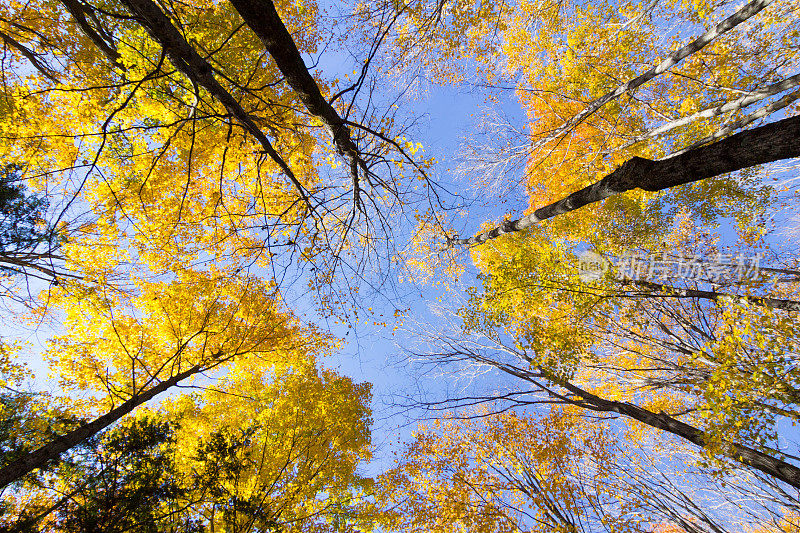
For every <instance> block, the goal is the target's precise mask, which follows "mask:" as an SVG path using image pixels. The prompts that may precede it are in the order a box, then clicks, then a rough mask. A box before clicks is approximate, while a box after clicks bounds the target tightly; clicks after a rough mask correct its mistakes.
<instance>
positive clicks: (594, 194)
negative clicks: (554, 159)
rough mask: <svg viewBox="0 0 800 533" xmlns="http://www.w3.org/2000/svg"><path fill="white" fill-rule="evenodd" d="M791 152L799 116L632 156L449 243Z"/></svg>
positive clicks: (799, 141)
mask: <svg viewBox="0 0 800 533" xmlns="http://www.w3.org/2000/svg"><path fill="white" fill-rule="evenodd" d="M793 157H800V116H796V117H791V118H785V119H783V120H779V121H778V122H773V123H771V124H767V125H765V126H761V127H758V128H754V129H752V130H747V131H742V132H739V133H737V134H736V135H732V136H730V137H727V138H725V139H722V140H721V141H717V142H715V143H712V144H709V145H706V146H701V147H699V148H693V149H691V150H689V151H687V152H684V153H682V154H679V155H676V156H674V157H670V158H668V159H663V160H661V161H651V160H650V159H644V158H642V157H634V158H632V159H630V160H628V161H626V162H625V163H623V165H622V166H621V167H619V168H618V169H617V170H615V171H614V172H612V173H611V174H609V175H608V176H606V177H604V178H603V179H602V180H600V181H598V182H596V183H593V184H592V185H589V186H588V187H585V188H583V189H581V190H579V191H576V192H574V193H572V194H570V195H569V196H567V197H566V198H563V199H561V200H558V201H557V202H553V203H552V204H550V205H547V206H545V207H542V208H539V209H537V210H536V211H535V212H533V213H532V214H530V215H527V216H524V217H522V218H520V219H517V220H509V221H507V222H504V223H502V224H501V225H499V226H496V227H495V228H493V229H491V230H489V231H484V232H482V233H479V234H477V235H475V236H474V237H470V238H467V239H459V238H457V237H456V238H448V244H449V245H450V246H452V245H455V244H462V245H463V244H466V245H472V244H480V243H483V242H486V241H488V240H490V239H495V238H497V237H500V236H501V235H505V234H506V233H512V232H515V231H521V230H523V229H525V228H527V227H529V226H532V225H533V224H536V223H537V222H541V221H543V220H547V219H548V218H552V217H554V216H557V215H563V214H564V213H569V212H570V211H574V210H576V209H579V208H581V207H583V206H585V205H588V204H591V203H594V202H599V201H601V200H605V199H606V198H608V197H610V196H614V195H616V194H620V193H623V192H625V191H630V190H632V189H636V188H639V189H644V190H646V191H662V190H664V189H668V188H670V187H675V186H678V185H684V184H687V183H692V182H694V181H699V180H703V179H706V178H712V177H714V176H719V175H721V174H726V173H728V172H734V171H736V170H741V169H743V168H748V167H752V166H755V165H761V164H764V163H771V162H772V161H778V160H781V159H789V158H793Z"/></svg>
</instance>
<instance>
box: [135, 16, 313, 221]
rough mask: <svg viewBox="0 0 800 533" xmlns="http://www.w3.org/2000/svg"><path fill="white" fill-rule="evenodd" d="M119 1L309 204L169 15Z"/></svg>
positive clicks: (302, 189) (283, 164)
mask: <svg viewBox="0 0 800 533" xmlns="http://www.w3.org/2000/svg"><path fill="white" fill-rule="evenodd" d="M122 3H123V4H124V5H125V6H126V7H127V8H128V9H130V10H131V12H132V13H134V14H135V15H136V17H137V21H138V22H139V24H141V25H142V27H143V28H144V29H145V30H146V31H147V33H149V34H150V36H151V37H152V38H153V39H155V40H156V42H158V43H159V44H160V45H161V46H162V47H163V49H164V52H165V53H166V54H167V57H169V59H170V61H171V62H172V64H173V65H175V68H177V69H178V70H179V71H180V72H182V73H183V74H184V75H185V76H187V77H188V78H189V79H190V80H192V82H193V83H196V84H197V85H199V86H201V87H203V88H204V89H205V90H207V91H208V92H209V93H210V94H211V95H212V96H213V97H214V98H216V99H217V100H218V101H219V102H220V103H221V104H222V105H223V106H225V109H227V110H228V113H230V114H231V115H232V116H233V117H234V118H235V119H236V120H237V121H238V122H239V123H240V124H241V125H242V126H243V127H244V129H245V130H247V132H248V133H250V134H251V135H252V136H253V137H255V138H256V140H258V142H259V144H261V147H262V148H263V150H264V153H266V154H267V155H268V156H269V157H270V158H271V159H272V160H273V161H275V163H277V164H278V166H279V167H280V169H281V171H282V172H283V173H284V174H285V175H286V176H287V177H288V178H289V180H290V181H291V182H292V184H293V185H294V186H295V188H296V189H297V191H298V192H299V194H300V196H301V197H302V199H303V201H305V203H306V204H307V205H308V206H309V207H311V203H310V201H309V198H308V195H307V193H306V190H305V187H303V185H302V184H301V183H300V181H299V180H298V179H297V177H296V176H295V175H294V173H293V172H292V169H291V168H289V165H287V164H286V162H285V161H284V160H283V158H282V157H281V156H280V155H279V154H278V152H277V151H275V148H273V146H272V143H270V141H269V139H268V138H267V136H266V135H265V134H264V132H263V131H261V128H259V127H258V125H257V124H256V123H255V121H254V120H253V118H252V117H251V116H250V114H249V113H247V111H245V110H244V109H243V108H242V106H241V105H240V104H239V102H238V101H237V100H236V99H235V98H234V97H233V95H231V94H230V93H229V92H228V91H227V90H226V89H225V88H224V87H222V85H220V83H219V82H218V81H217V80H216V78H215V77H214V74H213V69H212V67H211V64H209V63H208V61H206V60H205V59H203V58H202V57H200V55H199V54H198V53H197V51H196V50H195V49H194V48H193V47H192V46H191V45H190V44H189V43H188V42H186V39H184V38H183V35H181V33H180V31H178V29H177V28H176V27H175V25H174V24H173V23H172V21H170V20H169V17H167V15H165V14H164V12H163V11H161V8H160V7H158V5H156V4H155V2H153V1H152V0H122Z"/></svg>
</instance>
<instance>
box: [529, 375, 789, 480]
mask: <svg viewBox="0 0 800 533" xmlns="http://www.w3.org/2000/svg"><path fill="white" fill-rule="evenodd" d="M542 373H543V374H545V375H547V373H546V372H543V371H542ZM547 379H549V380H550V381H553V382H554V383H556V384H558V385H559V386H560V387H562V388H564V389H566V390H567V391H569V392H570V393H572V394H574V395H575V396H577V397H579V398H580V399H581V401H575V402H573V403H574V404H575V405H577V406H580V407H583V408H586V409H590V410H593V411H600V412H613V413H619V414H621V415H624V416H627V417H629V418H633V419H634V420H637V421H639V422H641V423H642V424H645V425H647V426H650V427H652V428H656V429H660V430H662V431H667V432H669V433H672V434H673V435H677V436H678V437H681V438H684V439H686V440H688V441H689V442H691V443H693V444H696V445H697V446H700V447H701V448H705V447H707V446H708V443H707V442H706V440H705V438H704V436H703V432H702V431H701V430H699V429H697V428H696V427H694V426H690V425H689V424H686V423H685V422H681V421H680V420H677V419H676V418H673V417H671V416H669V415H667V414H665V413H653V412H652V411H648V410H647V409H642V408H641V407H639V406H637V405H634V404H632V403H628V402H617V401H611V400H606V399H604V398H600V397H599V396H595V395H594V394H592V393H590V392H588V391H585V390H583V389H581V388H580V387H577V386H576V385H573V384H572V383H569V382H568V381H565V380H561V379H558V378H555V377H549V376H548V378H547ZM725 444H726V445H727V446H729V448H730V451H729V452H728V453H727V454H726V456H727V457H729V458H731V459H733V460H734V461H737V462H740V463H742V464H744V465H747V466H749V467H751V468H755V469H757V470H760V471H761V472H764V473H765V474H767V475H769V476H772V477H774V478H776V479H779V480H781V481H783V482H785V483H788V484H789V485H791V486H793V487H795V488H800V468H798V467H796V466H794V465H792V464H789V463H787V462H786V461H781V460H780V459H776V458H775V457H772V456H770V455H767V454H765V453H763V452H760V451H758V450H754V449H753V448H749V447H747V446H744V445H742V444H738V443H735V442H726V443H725Z"/></svg>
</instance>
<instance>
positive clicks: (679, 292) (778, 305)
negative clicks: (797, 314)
mask: <svg viewBox="0 0 800 533" xmlns="http://www.w3.org/2000/svg"><path fill="white" fill-rule="evenodd" d="M623 282H626V283H632V284H634V285H638V286H640V287H644V288H646V289H651V290H653V291H657V293H658V295H659V296H676V297H679V298H701V299H703V300H711V301H713V302H718V301H720V300H724V299H730V300H733V301H740V302H746V303H748V304H751V305H758V306H761V307H767V308H770V309H782V310H784V311H800V302H798V301H796V300H786V299H782V298H771V297H769V296H750V295H740V294H728V293H725V292H717V291H705V290H701V289H684V288H681V287H671V286H669V285H662V284H661V283H654V282H652V281H645V280H624V281H623Z"/></svg>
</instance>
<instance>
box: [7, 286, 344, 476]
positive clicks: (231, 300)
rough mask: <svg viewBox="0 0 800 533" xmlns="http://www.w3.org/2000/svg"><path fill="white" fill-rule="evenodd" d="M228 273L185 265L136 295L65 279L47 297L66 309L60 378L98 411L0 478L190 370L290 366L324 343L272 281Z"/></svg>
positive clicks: (39, 462) (23, 469)
mask: <svg viewBox="0 0 800 533" xmlns="http://www.w3.org/2000/svg"><path fill="white" fill-rule="evenodd" d="M223 279H225V278H223ZM226 281H227V283H219V278H216V277H213V276H208V275H204V274H197V273H191V272H184V273H183V276H182V279H179V280H175V281H174V282H171V283H152V284H143V283H141V282H140V291H141V292H140V293H139V295H138V296H137V297H135V298H129V297H128V296H127V295H126V294H125V293H119V292H117V293H115V292H113V291H111V290H105V291H92V290H88V291H87V290H84V291H80V292H75V293H70V292H67V289H68V288H67V287H61V294H60V295H58V297H56V296H55V295H53V299H52V301H51V302H50V305H51V306H60V307H61V308H62V309H64V311H65V313H66V316H67V324H66V325H67V333H65V334H63V335H61V336H58V337H56V338H54V339H53V340H52V350H51V351H50V354H49V355H50V357H51V358H52V360H53V364H54V365H55V367H56V368H58V369H59V370H60V373H61V376H62V384H63V385H64V386H68V387H72V388H73V389H75V390H82V391H85V392H88V393H90V394H91V395H90V396H89V397H88V398H85V399H84V400H83V401H78V402H76V405H75V406H74V407H73V408H74V409H75V410H76V412H77V413H79V414H80V415H82V416H83V417H84V418H90V417H93V416H96V418H94V419H93V420H92V421H91V422H88V423H87V424H85V425H82V426H81V427H78V428H75V429H74V430H72V431H69V432H68V433H66V434H64V435H62V436H60V437H59V438H57V439H54V440H53V441H50V442H47V443H44V444H43V445H42V446H41V447H40V448H38V449H37V450H35V451H31V452H29V453H27V454H25V455H23V456H21V457H19V458H16V459H15V460H14V461H13V462H11V463H9V464H6V465H4V466H3V468H2V469H0V485H2V486H5V485H7V484H9V483H11V482H13V481H15V480H17V479H19V478H20V477H21V476H23V475H25V474H26V473H27V472H30V471H31V470H33V469H35V468H40V467H42V466H44V465H45V464H46V463H47V462H48V461H52V460H55V459H57V458H58V456H59V455H60V454H61V453H63V452H65V451H67V450H69V449H70V448H72V447H74V446H76V445H77V444H78V443H80V442H81V441H83V440H85V439H86V438H88V437H90V436H92V435H94V434H96V433H97V432H99V431H101V430H103V429H104V428H106V427H108V426H110V425H111V424H113V423H114V422H116V421H117V420H119V419H120V418H121V417H123V416H125V415H127V414H129V413H131V412H132V411H133V410H134V409H135V408H136V407H138V406H139V405H142V404H143V403H145V402H147V401H149V400H150V399H151V398H153V397H155V396H156V395H158V394H160V393H162V392H165V391H167V390H169V389H171V388H172V387H175V386H176V385H178V384H179V383H181V382H182V381H184V380H186V379H187V378H190V377H193V376H196V375H201V374H202V373H204V372H209V371H211V370H213V369H216V368H218V367H220V366H221V365H225V364H226V363H229V362H232V361H234V360H236V359H237V358H247V359H248V360H249V361H251V363H253V364H255V363H256V362H258V364H260V365H268V366H273V365H277V366H278V367H280V366H281V365H290V364H293V362H294V361H295V360H297V359H303V358H306V357H308V356H309V354H313V353H314V352H315V351H318V350H325V349H326V346H328V343H329V342H330V341H329V339H328V338H327V337H326V336H325V335H320V334H319V333H317V332H314V331H309V330H303V329H302V328H299V326H298V325H297V324H295V323H293V320H292V318H291V317H290V316H289V315H287V314H286V312H285V311H283V310H281V308H280V303H279V301H278V300H277V298H276V295H275V292H274V288H273V287H271V286H269V285H268V284H265V283H263V282H260V281H259V280H257V279H253V278H242V279H240V280H238V284H237V283H232V282H231V280H226ZM97 413H101V414H100V416H97Z"/></svg>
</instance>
